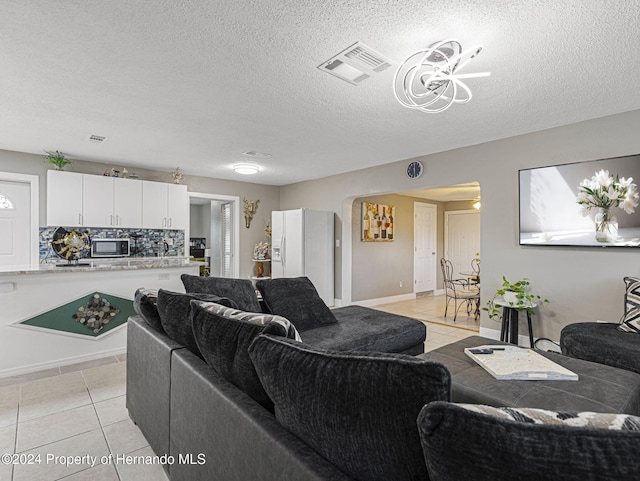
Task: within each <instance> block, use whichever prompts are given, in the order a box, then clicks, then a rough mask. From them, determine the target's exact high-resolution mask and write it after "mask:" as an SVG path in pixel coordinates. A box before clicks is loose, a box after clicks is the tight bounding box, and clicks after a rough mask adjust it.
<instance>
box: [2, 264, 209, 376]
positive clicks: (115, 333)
mask: <svg viewBox="0 0 640 481" xmlns="http://www.w3.org/2000/svg"><path fill="white" fill-rule="evenodd" d="M83 261H84V262H85V263H88V264H89V265H86V266H78V267H70V266H68V265H64V266H62V267H56V264H46V263H43V264H39V265H35V266H13V267H5V268H0V312H2V315H1V316H0V378H2V377H10V376H14V375H20V374H25V373H29V372H33V371H38V370H42V369H49V368H53V367H58V366H64V365H67V364H75V363H81V362H85V361H91V360H93V359H98V358H102V357H106V356H113V355H118V354H123V353H125V352H126V344H127V336H126V329H117V330H116V329H113V330H112V331H111V332H108V333H105V334H104V335H101V336H99V337H95V338H92V337H86V338H85V337H82V338H80V337H78V336H75V337H74V336H72V335H70V334H67V333H65V332H60V331H56V330H51V329H38V330H34V329H30V328H27V327H25V326H24V324H23V323H24V322H25V321H28V322H30V321H29V320H31V319H35V318H38V319H43V321H44V323H45V325H46V324H47V323H51V324H54V325H57V324H58V323H60V322H66V321H68V319H67V318H69V315H67V314H64V317H61V316H62V314H61V312H62V311H61V309H62V308H63V306H71V307H70V308H69V309H70V312H71V313H73V312H76V309H79V308H80V307H82V306H84V304H85V302H86V298H87V296H93V295H94V294H96V293H97V294H98V295H99V296H100V297H104V298H106V299H108V300H111V301H112V302H115V301H114V299H115V298H119V299H120V300H119V301H118V302H128V303H129V306H131V302H132V300H133V297H134V294H135V292H136V289H138V288H140V287H144V288H147V289H165V290H169V291H177V292H184V287H183V285H182V281H181V280H180V276H181V275H182V274H190V275H196V276H197V275H198V274H199V270H200V266H201V265H202V262H195V261H191V260H189V258H186V257H147V258H130V257H129V258H115V259H114V258H100V259H95V258H94V259H83ZM58 262H60V261H58ZM65 320H66V321H65Z"/></svg>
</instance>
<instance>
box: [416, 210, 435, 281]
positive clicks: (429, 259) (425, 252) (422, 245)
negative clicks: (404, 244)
mask: <svg viewBox="0 0 640 481" xmlns="http://www.w3.org/2000/svg"><path fill="white" fill-rule="evenodd" d="M413 217H414V220H413V277H414V279H413V292H414V293H418V292H427V291H434V290H435V287H436V248H437V246H436V231H437V220H436V219H437V207H436V206H435V205H433V204H425V203H423V202H414V203H413Z"/></svg>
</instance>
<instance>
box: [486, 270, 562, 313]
mask: <svg viewBox="0 0 640 481" xmlns="http://www.w3.org/2000/svg"><path fill="white" fill-rule="evenodd" d="M530 284H531V283H530V282H529V279H527V278H526V277H523V278H522V279H520V280H519V281H517V282H509V280H507V278H506V277H505V276H502V285H501V286H500V288H499V289H498V290H496V292H495V294H494V295H493V297H492V298H491V299H490V300H489V301H488V302H487V305H486V307H483V308H482V310H483V311H487V313H489V318H490V319H493V320H494V321H497V320H500V308H501V307H503V305H497V304H496V302H497V301H503V302H505V303H507V304H508V306H509V307H513V308H515V309H517V310H518V312H522V311H525V310H526V311H527V312H528V313H529V314H534V310H533V305H534V304H536V303H537V304H546V303H548V302H549V300H548V299H543V298H542V297H540V296H538V295H536V294H531V293H530V292H527V290H528V288H529V286H530Z"/></svg>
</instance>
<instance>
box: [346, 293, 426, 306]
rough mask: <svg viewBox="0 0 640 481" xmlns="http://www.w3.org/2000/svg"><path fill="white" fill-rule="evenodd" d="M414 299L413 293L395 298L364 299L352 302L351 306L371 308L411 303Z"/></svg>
mask: <svg viewBox="0 0 640 481" xmlns="http://www.w3.org/2000/svg"><path fill="white" fill-rule="evenodd" d="M415 298H416V294H415V293H414V292H412V293H410V294H399V295H397V296H389V297H379V298H377V299H364V300H362V301H354V302H352V304H354V305H356V306H363V307H372V306H378V305H380V304H390V303H392V302H402V301H411V300H413V299H415Z"/></svg>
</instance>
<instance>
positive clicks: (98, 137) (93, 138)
mask: <svg viewBox="0 0 640 481" xmlns="http://www.w3.org/2000/svg"><path fill="white" fill-rule="evenodd" d="M87 140H88V141H89V142H93V143H94V144H101V143H103V142H104V141H105V140H107V138H106V137H103V136H102V135H93V134H92V135H89V137H88V138H87Z"/></svg>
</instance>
